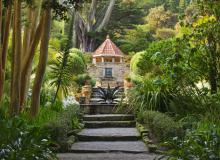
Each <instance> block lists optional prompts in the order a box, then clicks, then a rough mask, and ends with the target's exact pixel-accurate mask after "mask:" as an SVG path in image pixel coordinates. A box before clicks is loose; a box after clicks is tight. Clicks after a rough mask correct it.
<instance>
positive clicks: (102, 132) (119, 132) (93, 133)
mask: <svg viewBox="0 0 220 160" xmlns="http://www.w3.org/2000/svg"><path fill="white" fill-rule="evenodd" d="M140 138H141V137H140V134H139V133H138V131H137V129H136V128H96V129H84V130H82V131H81V132H79V133H78V139H79V141H137V140H139V139H140Z"/></svg>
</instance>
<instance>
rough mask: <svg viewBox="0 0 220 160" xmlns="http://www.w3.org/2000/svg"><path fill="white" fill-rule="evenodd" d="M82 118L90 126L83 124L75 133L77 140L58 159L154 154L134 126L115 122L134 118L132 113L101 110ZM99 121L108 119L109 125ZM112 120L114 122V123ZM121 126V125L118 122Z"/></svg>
mask: <svg viewBox="0 0 220 160" xmlns="http://www.w3.org/2000/svg"><path fill="white" fill-rule="evenodd" d="M84 120H85V121H89V122H90V123H93V128H85V129H84V130H82V131H81V132H80V133H78V139H79V141H78V142H76V143H74V144H73V146H72V148H71V151H70V152H71V153H66V154H59V155H58V157H59V158H60V159H61V160H153V159H155V157H156V155H154V154H150V153H149V152H148V148H147V147H146V146H145V144H144V143H143V142H142V141H141V137H140V135H139V133H138V131H137V129H136V128H135V127H134V126H133V125H131V126H130V128H129V126H128V127H126V128H123V127H120V125H118V124H119V123H120V122H121V123H123V121H131V122H132V121H134V116H132V115H122V114H120V115H119V114H107V115H106V114H104V115H85V116H84ZM97 121H99V122H100V123H102V122H106V121H111V122H112V123H111V127H108V126H104V127H103V126H102V128H99V126H100V125H99V124H97ZM114 124H115V126H114ZM122 126H123V125H122Z"/></svg>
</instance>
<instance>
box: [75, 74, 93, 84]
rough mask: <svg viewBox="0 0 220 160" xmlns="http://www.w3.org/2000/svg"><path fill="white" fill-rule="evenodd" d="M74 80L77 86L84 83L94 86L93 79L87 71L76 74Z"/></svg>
mask: <svg viewBox="0 0 220 160" xmlns="http://www.w3.org/2000/svg"><path fill="white" fill-rule="evenodd" d="M75 82H76V83H77V85H79V87H82V86H84V85H85V84H86V83H87V84H90V85H92V86H95V80H94V79H92V78H91V77H90V76H89V75H88V74H87V73H85V74H80V75H78V76H77V77H76V79H75Z"/></svg>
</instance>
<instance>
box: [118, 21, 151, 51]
mask: <svg viewBox="0 0 220 160" xmlns="http://www.w3.org/2000/svg"><path fill="white" fill-rule="evenodd" d="M153 40H154V38H153V36H152V34H151V33H150V27H149V25H148V24H147V25H137V26H135V28H134V29H131V30H128V31H127V32H126V35H125V41H122V42H121V44H120V45H119V47H120V48H121V49H122V50H123V51H124V53H129V52H138V51H141V50H144V49H146V48H147V46H148V44H149V43H150V42H152V41H153Z"/></svg>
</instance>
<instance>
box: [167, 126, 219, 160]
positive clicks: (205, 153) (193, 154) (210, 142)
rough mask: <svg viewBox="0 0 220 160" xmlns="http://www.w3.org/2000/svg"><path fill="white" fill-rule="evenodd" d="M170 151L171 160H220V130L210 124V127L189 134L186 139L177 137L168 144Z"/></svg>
mask: <svg viewBox="0 0 220 160" xmlns="http://www.w3.org/2000/svg"><path fill="white" fill-rule="evenodd" d="M166 145H167V146H168V147H170V150H169V151H168V153H167V154H168V156H169V157H170V159H174V160H177V159H184V160H191V159H198V160H200V159H201V160H208V159H210V160H219V159H220V128H219V127H217V126H216V125H213V124H210V125H208V127H205V128H204V127H202V128H201V126H199V127H198V128H197V129H196V130H193V131H189V132H187V134H186V136H185V137H184V139H179V138H177V137H175V138H174V139H173V140H172V141H169V142H167V143H166Z"/></svg>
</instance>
